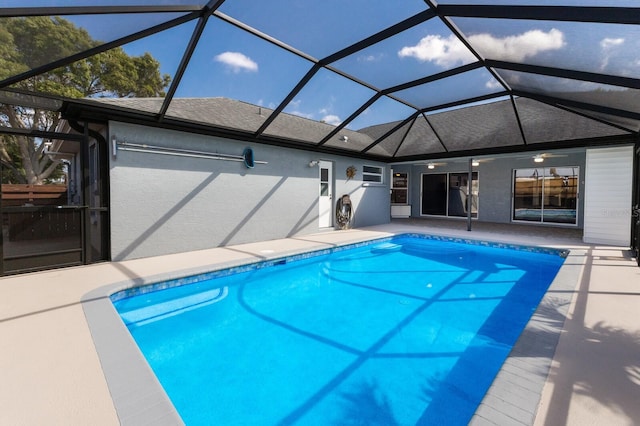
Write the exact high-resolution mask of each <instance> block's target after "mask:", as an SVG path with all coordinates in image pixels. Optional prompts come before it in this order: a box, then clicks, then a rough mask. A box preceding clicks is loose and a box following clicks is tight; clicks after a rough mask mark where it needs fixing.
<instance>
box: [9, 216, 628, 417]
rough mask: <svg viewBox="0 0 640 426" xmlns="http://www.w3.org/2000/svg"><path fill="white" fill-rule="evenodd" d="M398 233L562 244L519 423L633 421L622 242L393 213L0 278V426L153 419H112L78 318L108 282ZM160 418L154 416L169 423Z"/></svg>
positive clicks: (98, 345) (111, 397)
mask: <svg viewBox="0 0 640 426" xmlns="http://www.w3.org/2000/svg"><path fill="white" fill-rule="evenodd" d="M402 232H419V233H426V234H433V235H446V236H453V237H462V238H469V239H481V240H489V241H501V242H507V243H515V244H527V245H544V246H549V247H560V248H567V249H571V256H570V260H571V263H572V265H571V268H573V270H574V271H575V274H576V280H575V286H574V287H572V288H569V289H567V290H561V291H562V292H566V293H568V295H569V296H570V297H569V300H570V301H571V303H570V306H567V307H566V309H564V310H558V311H555V314H556V317H552V316H548V317H546V319H547V320H549V321H551V320H553V321H554V322H555V323H557V324H558V325H559V327H560V329H561V330H562V331H561V333H560V336H559V340H557V346H556V348H555V352H554V355H553V360H552V363H551V368H550V370H549V374H548V376H546V382H544V386H543V388H542V390H541V392H540V393H538V394H537V397H538V399H539V404H538V403H537V402H536V407H537V410H534V411H535V412H534V413H533V415H532V416H531V418H532V421H531V422H529V424H535V425H565V424H566V425H590V424H592V425H596V424H598V425H600V424H607V425H633V424H640V405H639V404H637V401H640V323H639V322H638V321H637V315H638V312H640V268H638V267H637V266H636V262H635V259H632V258H631V257H630V254H629V251H628V250H627V249H626V248H624V247H611V246H599V245H590V244H584V243H582V242H581V239H580V234H579V232H578V231H577V230H567V229H564V228H563V229H561V228H541V227H529V226H514V225H495V224H481V223H474V224H473V230H472V231H471V232H468V231H467V230H466V222H462V221H432V220H398V221H394V222H393V223H391V224H388V225H383V226H376V227H369V228H364V229H356V230H349V231H332V232H324V233H318V234H313V235H307V236H298V237H292V238H287V239H282V240H275V241H265V242H260V243H253V244H243V245H238V246H230V247H224V248H216V249H210V250H202V251H197V252H191V253H183V254H176V255H169V256H160V257H155V258H146V259H138V260H130V261H124V262H110V263H101V264H95V265H89V266H82V267H74V268H67V269H58V270H52V271H46V272H39V273H32V274H25V275H18V276H11V277H3V278H1V279H0V341H2V343H3V345H2V346H3V350H2V351H0V383H1V384H2V385H1V386H0V424H2V425H42V424H47V425H89V424H90V425H115V424H145V423H146V424H156V421H155V420H154V418H153V416H152V415H151V416H145V415H144V413H143V414H142V415H141V416H140V417H137V418H135V417H123V414H122V409H121V407H122V404H123V402H122V401H118V398H122V392H121V390H115V389H114V386H113V382H112V381H111V378H110V376H112V375H113V374H114V373H113V366H111V367H108V366H106V365H105V361H104V359H105V358H104V356H103V354H102V353H101V354H100V355H99V354H98V351H102V350H104V345H105V342H104V338H103V341H102V342H98V340H99V339H98V338H97V336H98V334H100V331H99V330H96V325H95V318H94V319H93V320H91V321H90V320H89V319H88V317H87V312H88V311H87V307H88V306H89V305H91V304H92V303H97V302H100V303H102V302H104V298H105V294H107V293H108V292H109V291H113V289H115V288H125V287H127V286H130V285H132V284H135V285H139V284H144V283H151V282H156V281H161V280H166V279H171V278H178V277H180V276H184V275H189V274H193V273H198V272H205V271H208V270H212V269H219V268H224V267H229V266H235V265H240V264H244V263H248V262H255V261H256V260H263V259H268V258H274V257H279V256H282V255H289V254H294V253H299V252H303V251H308V250H312V249H318V248H325V247H332V246H334V245H336V244H346V243H352V242H357V241H362V240H367V239H371V238H376V237H382V236H387V235H391V234H395V233H402ZM107 290H108V291H107ZM548 296H550V297H553V296H554V295H553V294H549V293H548ZM105 326H113V324H106V325H105ZM117 326H119V327H123V326H122V325H121V324H120V325H117ZM107 343H108V342H107ZM118 345H119V342H117V341H113V344H111V345H110V346H112V348H111V350H112V351H118V350H119V347H118ZM124 352H126V351H124ZM121 375H126V369H125V370H123V372H122V373H121ZM124 379H126V377H124ZM543 379H544V378H543ZM506 383H508V382H506ZM514 386H517V384H514ZM134 393H135V392H133V391H131V394H132V395H131V397H132V400H133V399H135V395H133V394H134ZM116 394H119V395H116ZM144 397H145V396H144V395H142V396H138V397H137V399H135V402H131V405H137V408H140V405H144ZM497 402H498V403H500V401H499V400H498V401H497ZM494 403H495V401H494ZM505 405H508V402H506V403H505ZM116 407H118V409H116ZM516 408H517V407H516ZM510 409H511V407H509V406H506V407H505V410H503V412H502V413H501V414H500V415H499V416H496V417H494V418H492V416H491V412H490V410H485V411H484V414H483V415H482V416H481V417H478V418H474V423H475V424H492V423H495V424H501V425H502V424H527V423H523V422H522V420H520V419H521V418H522V417H518V416H514V417H509V416H508V414H509V410H510ZM149 410H151V411H153V410H152V408H149ZM143 411H144V410H143ZM505 413H506V414H507V415H506V417H505ZM163 419H164V423H165V424H171V423H172V422H173V421H175V418H171V417H164V418H163Z"/></svg>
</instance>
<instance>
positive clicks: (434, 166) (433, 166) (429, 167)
mask: <svg viewBox="0 0 640 426" xmlns="http://www.w3.org/2000/svg"><path fill="white" fill-rule="evenodd" d="M435 168H436V165H435V164H433V163H429V164H427V169H429V170H433V169H435Z"/></svg>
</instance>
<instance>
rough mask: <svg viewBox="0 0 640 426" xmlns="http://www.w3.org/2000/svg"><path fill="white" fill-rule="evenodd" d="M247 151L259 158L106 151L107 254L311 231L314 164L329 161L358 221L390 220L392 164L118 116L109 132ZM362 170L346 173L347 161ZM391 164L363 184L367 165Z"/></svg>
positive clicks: (337, 188) (314, 223)
mask: <svg viewBox="0 0 640 426" xmlns="http://www.w3.org/2000/svg"><path fill="white" fill-rule="evenodd" d="M112 137H115V138H116V139H117V140H118V141H126V142H130V143H139V144H148V145H157V146H163V147H173V148H181V149H189V150H195V151H205V152H211V153H219V154H235V155H240V154H242V152H243V150H244V149H245V148H246V147H250V148H252V149H253V152H254V158H255V160H256V161H266V162H268V164H256V165H255V167H254V168H253V169H248V168H246V167H245V166H244V164H243V163H242V162H236V161H222V160H214V159H205V158H191V157H181V156H174V155H161V154H155V153H148V152H144V153H141V152H132V151H125V150H118V152H117V155H116V156H115V157H113V156H112V157H111V159H110V200H111V254H112V256H111V258H112V259H113V260H124V259H133V258H140V257H148V256H155V255H162V254H169V253H179V252H186V251H191V250H198V249H205V248H211V247H217V246H225V245H231V244H242V243H249V242H255V241H261V240H269V239H277V238H284V237H290V236H293V235H303V234H310V233H314V232H318V231H320V228H319V226H318V210H319V207H318V194H319V171H318V167H317V166H316V167H309V162H310V161H311V160H319V159H320V160H326V161H330V162H332V164H333V166H334V167H333V181H334V193H333V202H334V206H335V201H336V200H337V199H338V197H339V196H341V195H343V194H348V195H349V196H350V197H351V200H352V204H353V206H354V219H353V221H352V224H353V226H358V227H361V226H369V225H376V224H382V223H388V222H389V221H390V215H389V211H390V201H389V182H388V178H387V176H388V173H387V172H386V171H388V166H387V165H385V164H383V163H375V162H369V161H363V160H358V159H353V158H348V157H341V156H333V155H323V154H318V153H314V152H307V151H303V150H294V149H286V148H281V147H273V146H268V145H258V144H250V143H244V142H241V141H233V140H227V139H223V138H217V137H211V136H203V135H197V134H190V133H183V132H177V131H171V130H165V129H158V128H152V127H145V126H138V125H132V124H126V123H120V122H110V123H109V140H110V139H111V138H112ZM351 165H353V166H355V167H356V169H357V174H356V176H355V177H354V178H353V179H347V177H346V173H345V171H346V168H347V167H348V166H351ZM363 165H373V166H382V167H385V173H384V177H385V181H384V183H383V184H381V185H372V186H364V185H363V182H362V166H363Z"/></svg>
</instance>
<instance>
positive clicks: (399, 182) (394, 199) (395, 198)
mask: <svg viewBox="0 0 640 426" xmlns="http://www.w3.org/2000/svg"><path fill="white" fill-rule="evenodd" d="M408 188H409V175H408V174H407V173H394V174H393V175H392V177H391V204H409V193H408V192H409V189H408Z"/></svg>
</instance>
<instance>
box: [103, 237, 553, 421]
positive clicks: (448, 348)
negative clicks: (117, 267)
mask: <svg viewBox="0 0 640 426" xmlns="http://www.w3.org/2000/svg"><path fill="white" fill-rule="evenodd" d="M562 254H563V253H562V252H560V251H558V250H539V249H531V248H525V247H515V246H496V245H492V244H486V243H477V244H468V243H467V244H465V243H461V242H456V241H451V240H449V239H443V238H427V237H424V236H419V235H405V236H399V237H395V238H392V239H385V240H378V241H374V242H370V243H367V244H358V245H356V246H353V247H349V248H340V249H338V250H331V251H322V252H316V253H312V254H308V255H304V256H295V257H291V258H286V259H279V260H276V261H270V262H264V263H260V264H254V265H248V266H246V267H243V268H236V269H235V270H226V271H219V272H216V273H212V274H205V275H202V276H198V277H190V278H186V279H183V280H176V281H171V282H164V283H160V284H157V285H154V286H151V287H146V288H138V289H131V290H127V291H125V292H121V293H118V294H116V295H114V296H113V300H114V305H115V306H116V308H117V309H118V311H119V312H120V314H121V316H122V318H123V319H124V321H125V322H126V323H127V325H128V328H129V330H130V331H131V333H132V335H133V337H134V339H135V340H136V342H137V344H138V345H139V347H140V349H141V350H142V352H143V353H144V354H145V356H146V358H147V360H148V362H149V364H150V365H151V367H152V368H153V370H154V372H155V374H156V375H157V377H158V378H159V380H160V382H161V383H162V385H163V387H164V388H165V390H166V392H167V393H168V395H169V397H170V398H171V400H172V401H173V403H174V405H175V406H176V408H177V410H178V412H179V413H180V414H181V416H182V417H183V419H184V420H185V422H186V423H187V424H188V425H191V424H225V425H226V424H322V425H324V424H385V425H386V424H416V423H420V422H423V423H434V424H435V423H446V424H467V422H468V421H469V419H470V418H471V416H472V415H473V413H474V412H475V409H476V407H477V405H478V404H479V402H480V401H481V400H482V397H483V395H484V394H485V392H486V390H487V388H488V386H489V385H490V384H491V381H492V380H493V378H494V377H495V374H496V373H497V371H498V370H499V369H500V366H501V365H502V363H503V361H504V359H505V358H506V356H507V355H508V354H509V351H510V348H511V346H512V345H513V343H514V342H515V341H516V339H517V337H518V336H519V334H520V332H521V330H522V328H523V327H524V326H525V324H526V323H527V321H528V319H529V317H530V316H531V314H532V312H533V311H534V310H535V307H536V306H537V304H538V303H539V301H540V299H541V297H542V296H543V295H544V293H545V291H546V289H547V287H548V286H549V284H550V283H551V281H552V279H553V277H554V276H555V274H556V273H557V271H558V269H559V268H560V266H561V264H562V262H563V260H564V259H563V257H562ZM158 289H164V290H162V291H158Z"/></svg>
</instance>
